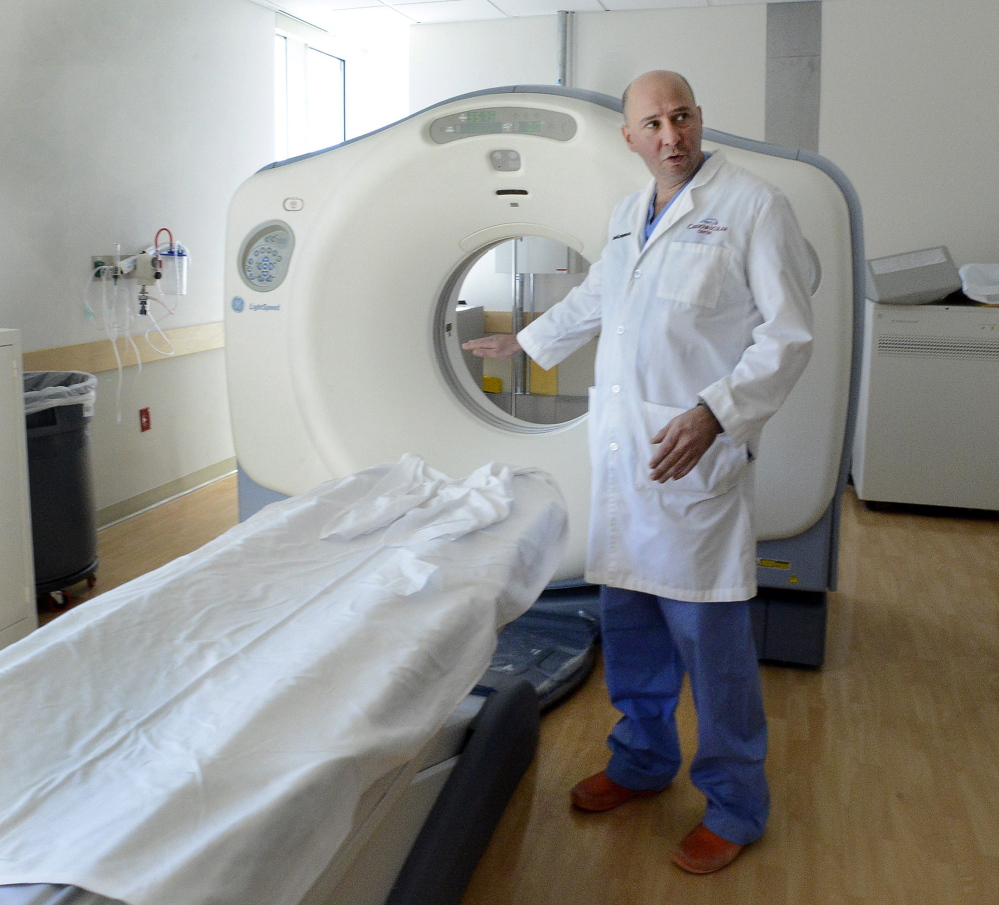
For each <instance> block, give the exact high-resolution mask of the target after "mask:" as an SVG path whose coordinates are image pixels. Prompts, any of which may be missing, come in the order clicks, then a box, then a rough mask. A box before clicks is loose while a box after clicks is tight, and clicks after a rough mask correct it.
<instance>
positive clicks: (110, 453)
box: [0, 0, 274, 507]
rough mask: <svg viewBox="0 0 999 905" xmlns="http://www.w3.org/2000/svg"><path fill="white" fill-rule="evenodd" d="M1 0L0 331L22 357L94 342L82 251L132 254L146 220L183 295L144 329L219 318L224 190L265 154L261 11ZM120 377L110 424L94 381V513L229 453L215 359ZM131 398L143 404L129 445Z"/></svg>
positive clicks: (267, 73) (267, 25) (147, 0)
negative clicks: (117, 406) (185, 249)
mask: <svg viewBox="0 0 999 905" xmlns="http://www.w3.org/2000/svg"><path fill="white" fill-rule="evenodd" d="M3 6H4V21H3V24H4V27H3V29H2V30H0V118H2V121H3V128H2V129H0V161H2V166H0V245H2V247H3V248H4V249H6V251H7V262H8V266H7V268H6V269H5V279H4V280H3V281H2V282H0V325H2V326H4V327H16V328H19V329H20V330H21V336H22V341H23V345H24V348H25V350H32V349H39V348H49V347H55V346H63V345H69V344H75V343H84V342H92V341H96V340H100V338H101V335H102V334H101V333H100V332H99V331H98V330H96V329H95V328H94V326H93V324H92V323H91V322H90V321H89V320H88V319H87V317H86V314H85V311H84V301H86V300H88V299H89V300H90V301H91V303H93V301H94V300H95V296H94V294H93V289H92V286H91V284H90V282H89V280H88V266H89V261H90V256H91V255H93V254H103V253H106V252H108V251H110V250H112V249H113V246H114V244H115V243H120V244H121V246H122V249H123V251H125V252H129V253H131V252H135V251H138V250H139V249H141V248H144V247H146V246H148V245H150V244H152V241H153V238H154V234H155V232H156V230H157V229H158V228H159V227H161V226H168V227H170V228H171V229H172V230H173V232H174V235H175V236H176V237H177V239H178V240H179V241H181V242H183V243H184V244H186V245H188V246H189V247H190V249H191V271H190V279H189V294H188V295H187V296H186V297H183V298H182V299H180V300H179V307H178V309H177V313H176V315H175V316H173V317H169V318H165V319H163V320H162V326H163V327H164V328H170V327H179V326H187V325H192V324H200V323H209V322H215V321H219V320H221V317H222V304H223V298H222V288H223V287H222V263H223V261H222V256H223V248H224V240H225V223H226V211H227V208H228V204H229V199H230V198H231V196H232V194H233V192H234V190H235V188H236V186H237V185H239V183H240V182H241V181H242V180H243V179H245V178H246V177H247V176H249V175H250V174H251V173H253V172H254V171H255V170H256V169H258V168H259V167H260V166H262V165H264V164H266V163H268V162H269V161H270V160H271V159H272V158H273V146H274V139H273V113H272V106H273V100H272V97H273V93H272V92H273V89H272V81H273V35H274V13H273V12H271V11H268V10H266V9H264V8H262V7H260V6H256V5H254V4H252V3H249V2H247V0H210V2H206V0H173V2H171V3H169V4H164V3H162V2H156V0H129V2H128V3H120V2H115V0H4V4H3ZM136 379H137V378H136V376H135V372H134V370H129V371H126V390H127V391H128V392H127V393H126V398H127V399H128V400H129V408H128V409H126V410H125V412H124V418H123V425H122V426H121V427H118V426H117V425H115V424H114V419H113V417H111V415H112V412H111V411H110V410H109V408H108V407H109V406H112V407H113V400H114V396H115V392H114V390H115V386H116V380H117V378H116V377H114V376H112V377H111V379H110V380H109V379H108V375H103V376H102V379H101V383H100V387H101V389H100V392H99V394H98V407H99V412H98V415H97V417H95V420H94V425H93V437H94V447H95V453H96V455H97V457H98V459H100V461H101V463H102V465H101V468H100V469H99V472H100V473H99V476H98V487H97V492H98V494H97V495H98V506H99V507H104V506H107V505H109V504H111V503H112V502H118V501H120V500H122V499H125V498H127V497H129V496H131V495H134V493H136V492H138V491H144V490H148V489H151V488H154V487H157V486H160V485H163V484H166V483H168V482H170V481H172V480H175V479H177V478H179V477H181V476H183V475H185V474H189V473H190V472H192V471H197V470H198V469H200V468H202V467H205V466H209V465H212V464H214V463H218V462H219V461H221V460H224V459H226V458H228V457H230V456H232V441H231V437H230V434H229V429H228V407H227V404H226V397H225V378H224V373H223V371H222V368H221V356H220V355H218V354H212V353H203V354H200V355H192V356H187V357H185V358H179V359H176V360H172V361H169V362H164V363H162V364H160V365H156V366H151V367H149V368H147V369H146V370H145V372H144V373H143V375H142V378H141V382H140V383H138V384H135V381H136ZM130 382H131V383H130ZM139 398H144V399H153V400H156V401H155V402H152V403H147V404H150V405H151V407H152V409H153V410H152V417H153V430H152V431H150V432H149V433H148V434H145V435H143V436H142V443H143V444H144V450H145V451H144V452H137V449H139V447H137V446H136V444H137V443H138V442H139V441H138V439H137V434H138V418H137V408H135V402H137V401H138V399H139ZM133 409H134V410H133ZM153 449H155V452H153Z"/></svg>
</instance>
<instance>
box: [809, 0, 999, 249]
mask: <svg viewBox="0 0 999 905" xmlns="http://www.w3.org/2000/svg"><path fill="white" fill-rule="evenodd" d="M823 6H824V9H823V20H822V110H821V126H820V130H821V131H820V144H819V150H820V152H821V153H822V154H823V155H824V156H826V157H828V158H829V159H830V160H832V161H833V162H835V163H836V164H838V165H839V166H840V167H841V168H842V169H843V170H844V171H845V172H846V174H847V175H848V176H849V177H850V179H851V181H852V182H853V184H854V186H855V187H856V189H857V191H858V193H859V194H860V199H861V203H862V205H863V208H864V223H865V232H866V238H867V255H868V257H878V256H881V255H886V254H893V253H896V252H904V251H911V250H914V249H917V248H926V247H928V246H933V245H947V246H948V247H949V248H950V251H951V254H952V255H953V257H954V260H955V262H956V263H957V264H958V265H961V264H966V263H970V262H974V261H977V262H990V263H991V262H997V261H999V167H997V166H996V163H995V161H996V158H997V155H999V115H997V113H996V106H997V103H999V68H997V66H996V56H997V54H999V4H997V3H996V2H995V0H962V2H960V3H937V2H935V0H904V2H903V0H835V2H827V3H824V4H823Z"/></svg>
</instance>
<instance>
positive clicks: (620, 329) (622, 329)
mask: <svg viewBox="0 0 999 905" xmlns="http://www.w3.org/2000/svg"><path fill="white" fill-rule="evenodd" d="M622 333H624V327H623V326H622V327H618V328H617V334H618V336H620V335H621V334H622Z"/></svg>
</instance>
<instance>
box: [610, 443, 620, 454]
mask: <svg viewBox="0 0 999 905" xmlns="http://www.w3.org/2000/svg"><path fill="white" fill-rule="evenodd" d="M610 448H611V452H615V451H617V448H618V445H617V444H616V443H611V445H610Z"/></svg>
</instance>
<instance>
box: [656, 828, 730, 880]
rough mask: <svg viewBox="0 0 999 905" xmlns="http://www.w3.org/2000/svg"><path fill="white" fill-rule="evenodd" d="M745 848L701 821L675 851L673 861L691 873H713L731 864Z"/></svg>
mask: <svg viewBox="0 0 999 905" xmlns="http://www.w3.org/2000/svg"><path fill="white" fill-rule="evenodd" d="M744 848H745V846H744V845H736V844H735V843H734V842H729V841H728V840H727V839H722V837H721V836H719V835H718V834H717V833H712V832H711V830H709V829H708V828H707V827H706V826H705V825H704V824H703V823H699V824H697V826H696V827H694V829H693V830H691V831H690V832H689V833H688V834H687V835H686V836H685V837H684V840H683V842H681V843H680V846H679V848H677V850H676V851H675V852H673V863H674V864H675V865H676V866H677V867H680V868H683V870H685V871H687V873H690V874H711V873H714V872H715V871H716V870H721V869H722V868H723V867H727V866H728V865H729V864H731V863H732V862H733V861H734V860H735V859H736V858H738V857H739V852H741V851H742V850H743V849H744Z"/></svg>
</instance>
